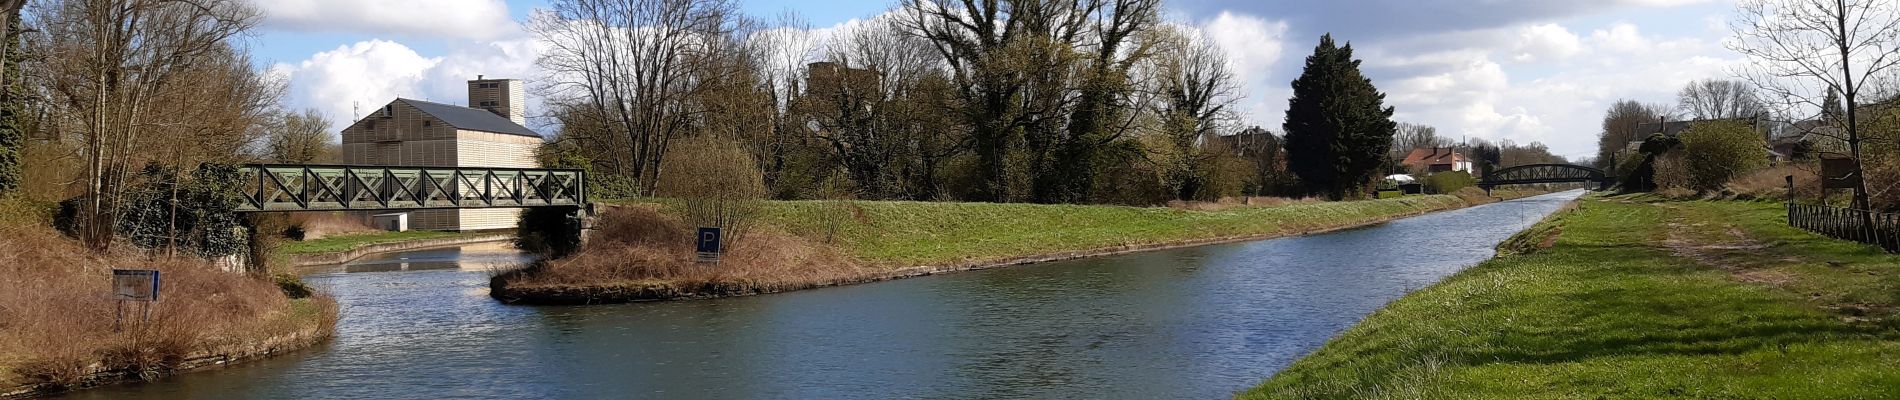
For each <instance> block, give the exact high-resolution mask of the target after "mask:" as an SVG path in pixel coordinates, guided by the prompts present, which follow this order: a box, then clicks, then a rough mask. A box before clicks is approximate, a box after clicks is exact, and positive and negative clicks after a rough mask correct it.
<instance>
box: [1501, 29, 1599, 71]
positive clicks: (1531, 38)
mask: <svg viewBox="0 0 1900 400" xmlns="http://www.w3.org/2000/svg"><path fill="white" fill-rule="evenodd" d="M1512 53H1513V54H1512V56H1511V59H1512V60H1514V61H1517V62H1538V61H1563V60H1567V59H1569V58H1570V57H1573V56H1576V55H1577V54H1579V53H1583V40H1582V39H1580V38H1578V37H1577V34H1574V33H1570V30H1569V29H1564V27H1563V26H1560V25H1557V24H1538V25H1531V26H1526V27H1523V28H1519V29H1518V33H1517V44H1516V46H1515V47H1514V48H1513V49H1512Z"/></svg>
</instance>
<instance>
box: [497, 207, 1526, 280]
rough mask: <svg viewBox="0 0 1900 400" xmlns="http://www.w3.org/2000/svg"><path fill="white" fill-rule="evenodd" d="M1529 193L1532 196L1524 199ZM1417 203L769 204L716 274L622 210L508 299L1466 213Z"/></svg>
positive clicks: (895, 272)
mask: <svg viewBox="0 0 1900 400" xmlns="http://www.w3.org/2000/svg"><path fill="white" fill-rule="evenodd" d="M1517 194H1518V195H1522V194H1526V193H1517ZM1483 201H1485V200H1483V199H1479V198H1471V199H1466V198H1461V197H1458V196H1449V195H1444V196H1409V197H1402V198H1394V199H1381V200H1366V201H1349V202H1311V201H1294V202H1280V204H1276V205H1257V206H1248V205H1240V206H1225V207H1211V209H1201V208H1196V209H1182V208H1143V207H1120V206H1099V205H1038V204H996V203H946V202H904V201H852V202H843V203H840V202H823V201H783V202H768V203H767V205H766V207H765V210H764V211H763V216H762V218H761V219H762V220H763V224H762V225H764V226H762V227H761V228H760V229H757V230H756V231H755V232H754V233H752V234H748V236H747V239H746V240H744V241H742V242H740V243H739V244H738V246H739V247H738V248H736V249H733V250H732V251H731V255H730V256H729V258H728V259H726V260H724V261H722V263H721V264H720V265H719V266H717V267H706V266H700V265H694V264H693V263H692V261H691V260H692V250H691V247H690V243H688V242H687V240H688V239H690V238H691V237H692V235H691V234H690V233H688V232H689V231H688V227H685V226H683V225H682V224H680V223H679V222H678V219H677V218H674V217H673V216H672V214H673V213H672V212H669V211H667V209H666V208H667V206H665V205H661V204H640V203H628V204H622V205H621V206H619V207H612V208H610V209H609V210H608V211H607V212H606V214H605V215H603V216H602V219H601V221H600V222H599V224H598V226H599V229H600V230H599V231H597V232H595V234H594V236H593V239H591V241H590V242H589V243H588V244H587V245H586V246H584V247H583V249H582V250H581V251H580V252H579V253H578V254H577V255H575V256H573V257H570V258H567V259H562V260H554V261H548V262H543V263H540V264H537V265H535V266H533V267H530V268H527V269H523V270H520V271H512V272H508V273H504V274H501V275H499V276H497V277H496V278H495V279H494V280H493V282H492V283H491V289H492V290H491V293H492V294H493V295H494V296H495V297H496V298H498V299H501V300H503V301H509V302H519V303H537V304H550V303H555V304H572V303H610V302H625V301H641V300H663V299H678V298H703V297H722V296H736V295H749V294H759V293H771V292H778V291H785V290H797V289H805V288H813V287H823V286H832V285H841V284H851V283H860V282H870V281H877V280H885V279H894V278H903V277H911V276H921V275H930V274H936V273H943V272H952V271H962V270H971V269H981V268H990V267H997V266H1006V265H1016V264H1025V263H1033V262H1043V261H1053V260H1061V259H1070V258H1078V257H1087V256H1095V255H1103V254H1115V253H1122V252H1131V251H1144V250H1154V249H1162V248H1171V247H1181V246H1191V245H1200V244H1209V243H1218V242H1227V241H1238V240H1255V239H1263V238H1271V237H1278V236H1288V235H1299V234H1306V233H1311V232H1318V231H1325V230H1332V229H1341V228H1349V227H1355V226H1362V225H1366V224H1371V223H1377V222H1382V221H1387V220H1391V219H1395V218H1402V217H1406V216H1412V215H1418V214H1422V213H1428V212H1433V211H1441V210H1448V209H1455V208H1460V207H1465V206H1468V205H1470V204H1473V203H1475V202H1483Z"/></svg>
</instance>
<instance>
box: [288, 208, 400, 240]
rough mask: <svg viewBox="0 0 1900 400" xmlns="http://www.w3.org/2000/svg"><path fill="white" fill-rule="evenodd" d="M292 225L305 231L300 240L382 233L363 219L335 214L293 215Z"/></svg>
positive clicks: (291, 218) (291, 217) (291, 216)
mask: <svg viewBox="0 0 1900 400" xmlns="http://www.w3.org/2000/svg"><path fill="white" fill-rule="evenodd" d="M290 223H291V225H293V226H296V227H298V228H301V229H302V230H303V237H302V238H296V239H298V240H317V239H322V238H326V237H331V236H340V235H350V234H358V233H375V232H382V230H381V229H376V228H374V227H371V226H369V223H368V222H367V221H364V220H363V218H361V217H355V216H350V215H345V214H343V213H334V212H324V213H291V214H290Z"/></svg>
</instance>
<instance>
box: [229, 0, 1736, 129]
mask: <svg viewBox="0 0 1900 400" xmlns="http://www.w3.org/2000/svg"><path fill="white" fill-rule="evenodd" d="M250 1H252V2H254V3H255V4H256V5H257V7H258V8H259V9H260V10H261V11H263V12H264V20H263V23H262V26H261V29H260V30H259V33H258V34H257V35H256V36H255V37H253V38H250V39H249V42H250V45H251V46H252V50H253V57H254V58H255V60H254V62H256V63H257V64H258V65H259V66H260V67H261V68H266V69H268V70H270V71H271V72H272V73H273V74H278V75H279V76H281V77H283V78H284V79H286V80H287V81H288V82H289V87H290V90H289V93H287V94H286V96H287V98H286V99H285V100H286V102H287V103H288V104H289V105H290V106H291V107H295V108H299V109H301V108H314V109H316V110H318V111H320V112H322V113H324V114H325V115H327V116H328V117H330V119H331V120H332V121H333V122H334V123H335V125H336V126H337V127H339V128H340V127H342V126H344V125H347V124H348V123H349V122H350V121H352V120H354V119H355V118H356V117H357V116H360V115H362V114H363V113H366V112H367V111H363V110H373V109H375V108H377V107H381V106H382V105H383V104H385V103H388V102H389V101H391V100H393V99H395V98H396V97H405V98H415V99H422V100H431V101H437V102H443V103H451V104H462V103H465V102H466V95H465V91H466V86H465V85H466V83H465V81H466V80H469V79H474V78H475V76H476V75H485V76H487V77H490V78H495V77H507V78H520V79H533V78H534V77H535V76H537V74H538V71H537V69H536V68H535V66H534V59H535V57H536V55H537V54H539V49H540V44H539V43H538V42H537V40H536V39H535V38H534V37H533V35H531V34H530V33H528V32H526V31H525V30H524V29H523V28H522V24H523V23H524V22H525V21H526V20H527V18H528V16H529V15H530V14H531V13H532V12H533V10H534V9H535V8H540V7H546V6H547V3H546V1H547V0H507V1H503V0H404V1H387V0H250ZM738 2H739V5H740V9H741V10H742V11H743V12H745V13H747V14H749V15H752V16H755V17H760V18H766V19H777V18H780V17H782V16H785V15H795V16H796V17H797V18H798V19H801V20H803V21H804V22H805V23H806V24H807V25H809V26H811V27H813V29H828V28H835V27H838V26H841V25H846V24H852V23H855V22H856V21H857V20H863V19H867V18H871V17H874V16H876V15H878V14H881V13H883V12H885V11H886V10H888V9H889V8H890V7H891V6H892V5H893V4H895V0H826V1H798V0H738ZM1165 4H1166V11H1165V14H1166V18H1167V19H1168V20H1169V21H1171V22H1173V23H1175V24H1178V25H1181V26H1185V27H1189V28H1192V29H1196V30H1199V31H1200V33H1201V34H1202V35H1203V36H1204V37H1206V38H1208V39H1209V40H1211V41H1212V42H1213V43H1215V44H1216V45H1217V46H1219V47H1220V48H1222V49H1223V50H1225V51H1226V53H1227V55H1228V58H1229V60H1228V61H1229V64H1230V66H1231V67H1232V68H1233V70H1234V71H1235V72H1236V73H1235V75H1236V77H1237V78H1239V80H1240V86H1241V88H1242V94H1244V95H1245V96H1246V97H1245V98H1244V99H1241V100H1240V101H1239V102H1238V105H1239V111H1240V112H1241V114H1242V118H1243V120H1244V122H1245V123H1247V124H1248V125H1258V126H1262V127H1266V128H1267V129H1268V130H1271V131H1274V132H1279V131H1280V123H1281V121H1282V120H1283V119H1284V113H1285V109H1286V102H1287V97H1289V96H1290V95H1291V89H1290V82H1291V81H1292V80H1293V79H1294V78H1296V77H1298V75H1299V73H1300V68H1301V66H1302V64H1303V62H1304V59H1305V57H1306V56H1307V55H1308V54H1311V53H1312V50H1313V46H1315V45H1316V44H1317V43H1318V41H1319V37H1320V36H1321V35H1323V34H1328V33H1330V34H1332V35H1333V37H1334V38H1335V39H1336V40H1340V41H1344V42H1349V43H1351V44H1352V46H1353V48H1354V51H1355V53H1354V54H1355V56H1356V57H1357V58H1359V59H1361V60H1363V64H1362V65H1361V68H1362V69H1363V70H1364V71H1365V73H1366V75H1367V76H1368V77H1370V78H1371V79H1372V82H1373V84H1374V85H1376V86H1378V87H1379V88H1380V89H1381V90H1382V91H1384V92H1385V93H1386V104H1387V105H1389V106H1392V107H1394V108H1395V109H1396V110H1397V112H1396V113H1395V114H1394V119H1396V120H1399V121H1402V122H1412V123H1420V124H1426V125H1431V126H1434V127H1437V128H1438V132H1439V135H1441V136H1447V137H1450V138H1453V139H1458V138H1483V139H1487V140H1492V141H1497V140H1510V141H1513V142H1517V143H1529V142H1541V143H1544V144H1546V145H1548V146H1549V147H1550V148H1551V150H1552V151H1553V152H1555V153H1557V154H1558V155H1562V156H1565V157H1569V158H1572V159H1577V158H1584V157H1589V156H1591V155H1593V154H1595V149H1596V136H1597V132H1598V131H1599V130H1600V125H1601V119H1602V115H1603V111H1604V110H1606V109H1608V108H1609V106H1610V104H1611V103H1612V102H1615V101H1617V100H1619V99H1633V100H1638V101H1643V102H1648V103H1659V104H1669V105H1673V104H1675V99H1676V96H1675V94H1676V91H1677V90H1678V89H1680V88H1681V87H1682V86H1683V85H1685V84H1687V83H1689V82H1691V81H1694V80H1699V79H1707V78H1717V79H1730V78H1733V77H1734V76H1735V74H1734V69H1735V68H1737V67H1739V66H1740V65H1741V62H1742V57H1741V56H1740V55H1739V54H1737V53H1735V52H1733V51H1730V50H1728V49H1727V48H1725V47H1724V46H1723V42H1724V40H1726V39H1727V38H1728V37H1729V36H1730V35H1731V31H1730V30H1729V28H1728V24H1727V20H1728V19H1730V18H1732V17H1733V16H1734V15H1735V10H1734V8H1735V5H1734V0H1588V1H1577V0H1331V1H1320V0H1313V1H1307V0H1268V1H1260V0H1168V1H1167V3H1165ZM530 103H531V107H533V105H532V104H533V103H534V102H533V101H531V102H530ZM535 112H537V110H533V109H530V110H529V113H530V114H534V113H535ZM530 125H531V127H534V125H536V124H534V123H531V124H530ZM544 133H546V132H544Z"/></svg>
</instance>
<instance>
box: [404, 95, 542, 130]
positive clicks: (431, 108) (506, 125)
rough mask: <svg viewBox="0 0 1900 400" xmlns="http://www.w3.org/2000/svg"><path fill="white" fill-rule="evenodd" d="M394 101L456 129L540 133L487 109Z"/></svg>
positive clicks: (417, 101) (415, 101)
mask: <svg viewBox="0 0 1900 400" xmlns="http://www.w3.org/2000/svg"><path fill="white" fill-rule="evenodd" d="M396 101H399V102H403V103H406V104H409V106H411V107H415V108H416V109H417V110H421V111H422V112H423V113H424V114H429V116H432V117H435V119H438V120H442V123H445V124H449V126H453V127H455V128H456V129H467V130H471V131H483V132H494V133H505V134H510V135H519V136H532V137H537V138H538V137H541V134H538V133H534V131H532V130H529V129H528V127H525V126H521V124H517V123H515V121H513V120H510V119H507V118H503V117H502V116H500V115H495V113H492V112H489V111H488V110H483V109H478V108H468V107H463V106H457V105H450V104H442V103H434V102H427V101H422V100H415V99H402V98H399V99H396Z"/></svg>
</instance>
